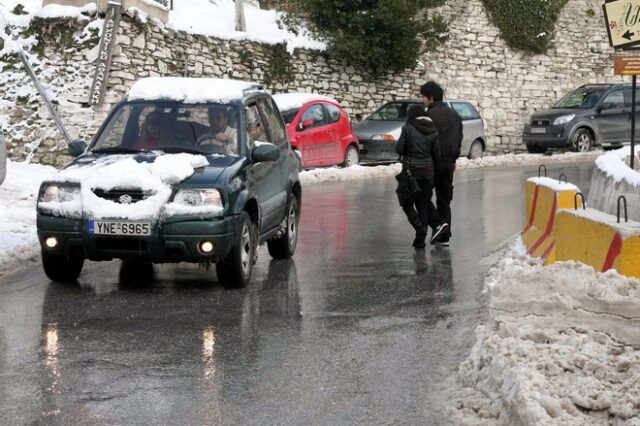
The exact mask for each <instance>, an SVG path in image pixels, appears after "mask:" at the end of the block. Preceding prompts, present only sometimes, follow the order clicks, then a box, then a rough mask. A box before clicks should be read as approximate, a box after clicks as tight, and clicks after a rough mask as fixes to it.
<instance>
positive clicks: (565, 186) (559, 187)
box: [527, 177, 580, 191]
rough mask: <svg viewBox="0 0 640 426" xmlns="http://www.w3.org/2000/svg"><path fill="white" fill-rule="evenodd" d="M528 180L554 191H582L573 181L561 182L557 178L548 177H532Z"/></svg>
mask: <svg viewBox="0 0 640 426" xmlns="http://www.w3.org/2000/svg"><path fill="white" fill-rule="evenodd" d="M527 182H533V183H535V184H536V185H542V186H546V187H547V188H551V189H553V190H554V191H580V189H579V188H578V187H577V186H575V185H574V184H572V183H567V182H560V181H558V180H556V179H552V178H548V177H532V178H529V179H527Z"/></svg>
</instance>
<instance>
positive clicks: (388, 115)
mask: <svg viewBox="0 0 640 426" xmlns="http://www.w3.org/2000/svg"><path fill="white" fill-rule="evenodd" d="M411 105H420V103H417V102H415V103H412V102H389V103H386V104H384V105H382V106H381V107H380V108H379V109H378V110H377V111H376V112H374V113H373V114H371V115H370V116H369V117H367V120H374V121H405V120H406V119H407V109H408V108H409V107H410V106H411Z"/></svg>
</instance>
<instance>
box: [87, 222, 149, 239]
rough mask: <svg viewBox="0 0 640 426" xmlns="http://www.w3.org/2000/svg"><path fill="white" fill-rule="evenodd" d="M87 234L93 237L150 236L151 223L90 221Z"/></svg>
mask: <svg viewBox="0 0 640 426" xmlns="http://www.w3.org/2000/svg"><path fill="white" fill-rule="evenodd" d="M89 233H90V234H95V235H133V236H145V235H151V223H149V222H128V221H122V220H90V221H89Z"/></svg>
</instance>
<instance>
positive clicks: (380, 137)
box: [371, 134, 396, 142]
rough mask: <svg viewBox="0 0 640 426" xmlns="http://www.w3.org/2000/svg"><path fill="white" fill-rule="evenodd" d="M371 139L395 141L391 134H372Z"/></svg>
mask: <svg viewBox="0 0 640 426" xmlns="http://www.w3.org/2000/svg"><path fill="white" fill-rule="evenodd" d="M371 140H372V141H387V142H395V141H396V138H394V137H393V135H386V134H385V135H373V136H371Z"/></svg>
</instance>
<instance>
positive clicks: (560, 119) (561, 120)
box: [553, 114, 576, 126]
mask: <svg viewBox="0 0 640 426" xmlns="http://www.w3.org/2000/svg"><path fill="white" fill-rule="evenodd" d="M575 117H576V115H575V114H567V115H561V116H560V117H558V118H556V119H555V120H553V125H554V126H559V125H560V124H565V123H568V122H570V121H571V120H573V119H574V118H575Z"/></svg>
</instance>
